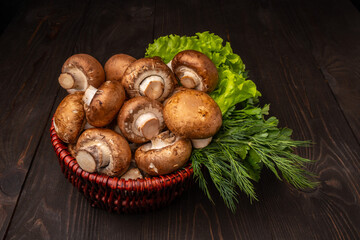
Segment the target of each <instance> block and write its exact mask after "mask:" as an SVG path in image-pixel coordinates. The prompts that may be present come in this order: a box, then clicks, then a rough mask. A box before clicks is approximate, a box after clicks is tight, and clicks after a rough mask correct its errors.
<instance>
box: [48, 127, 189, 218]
mask: <svg viewBox="0 0 360 240" xmlns="http://www.w3.org/2000/svg"><path fill="white" fill-rule="evenodd" d="M50 136H51V143H52V145H53V147H54V150H55V152H56V155H57V156H58V160H59V164H60V166H61V171H62V172H63V173H64V175H65V177H66V178H67V179H68V180H69V181H70V182H71V183H72V184H73V185H74V186H75V187H76V188H77V189H78V190H79V191H80V192H81V193H83V194H84V196H85V197H86V198H87V199H88V200H89V202H90V204H91V206H93V207H99V208H102V209H105V210H107V211H109V212H118V213H127V212H143V211H149V210H154V209H157V208H161V207H164V206H166V205H168V204H169V203H170V202H172V201H173V200H174V199H175V198H176V197H178V196H180V195H181V194H182V193H183V192H184V191H185V190H187V188H189V186H190V185H191V183H192V181H191V180H192V175H193V169H192V167H191V164H190V163H189V164H188V165H187V166H186V167H184V168H183V169H181V170H178V171H176V172H174V173H171V174H168V175H164V176H158V177H152V178H145V179H138V180H124V179H119V178H116V177H108V176H105V175H100V174H96V173H88V172H85V171H83V170H82V169H81V168H80V166H79V164H78V163H77V162H76V160H75V158H74V157H72V156H71V154H70V153H69V152H68V151H67V146H66V145H65V144H64V143H63V142H62V141H61V140H60V139H59V137H58V136H57V135H56V132H55V129H54V126H53V124H52V125H51V128H50Z"/></svg>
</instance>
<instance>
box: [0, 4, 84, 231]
mask: <svg viewBox="0 0 360 240" xmlns="http://www.w3.org/2000/svg"><path fill="white" fill-rule="evenodd" d="M84 6H85V5H84V4H80V3H78V2H77V3H73V2H71V1H70V2H68V3H66V2H63V3H57V4H56V3H53V2H51V3H49V2H47V1H36V2H35V1H34V2H33V3H32V4H31V6H28V7H26V8H23V11H22V12H21V14H20V15H19V16H17V17H16V18H15V19H14V21H13V22H12V23H11V24H10V25H9V27H8V28H7V29H6V31H5V32H4V34H3V35H2V37H1V40H0V43H1V44H0V46H1V48H0V56H1V57H0V73H1V76H2V79H3V80H2V81H1V82H0V108H1V115H0V123H1V125H0V152H1V154H0V186H1V187H0V216H1V217H0V226H1V227H0V236H1V237H3V236H4V234H5V233H6V229H7V227H8V224H9V222H10V220H11V218H12V215H13V211H14V208H15V207H16V204H17V201H18V198H19V194H20V192H21V189H22V186H23V183H24V180H25V179H26V176H27V173H28V170H29V168H30V167H31V163H32V160H33V157H34V154H35V151H36V149H37V147H38V145H39V141H40V139H41V136H42V134H43V132H44V130H45V126H46V121H47V120H48V118H49V113H50V111H51V108H52V107H53V104H54V100H55V97H56V95H57V92H58V90H59V86H58V84H57V83H56V82H57V80H56V79H57V75H58V74H59V71H60V68H59V67H58V66H59V65H60V64H61V62H62V61H64V60H63V59H64V57H65V56H66V55H68V54H69V53H70V52H71V51H72V49H73V47H74V42H75V41H74V38H72V37H71V36H70V35H69V34H68V33H69V32H68V31H66V29H70V30H72V31H78V30H79V26H80V25H81V24H82V22H81V16H82V11H83V10H84ZM69 9H72V10H69ZM75 13H76V14H75ZM54 56H58V57H57V58H54Z"/></svg>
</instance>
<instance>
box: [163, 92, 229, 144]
mask: <svg viewBox="0 0 360 240" xmlns="http://www.w3.org/2000/svg"><path fill="white" fill-rule="evenodd" d="M163 115H164V120H165V124H166V126H167V127H168V128H169V130H170V131H171V132H173V133H175V134H176V135H179V136H182V137H185V138H190V139H195V142H194V143H193V144H194V145H193V146H194V147H205V146H206V145H207V144H208V143H210V142H211V137H212V136H213V135H215V133H216V132H217V131H218V130H219V129H220V127H221V124H222V115H221V111H220V108H219V106H218V105H217V104H216V102H215V101H214V100H213V99H212V98H211V97H210V96H209V95H208V94H206V93H204V92H201V91H197V90H193V89H186V90H182V91H179V92H177V93H175V94H174V95H173V96H172V97H170V98H169V99H168V100H167V102H166V104H165V106H164V110H163ZM180 116H181V117H180ZM209 138H210V139H209ZM206 142H207V144H205V143H206Z"/></svg>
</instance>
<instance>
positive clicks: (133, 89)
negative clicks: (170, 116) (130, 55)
mask: <svg viewBox="0 0 360 240" xmlns="http://www.w3.org/2000/svg"><path fill="white" fill-rule="evenodd" d="M122 84H123V86H124V88H125V90H126V92H127V94H128V95H129V97H130V98H133V97H137V96H146V97H149V98H151V99H154V100H157V101H160V102H162V101H164V100H165V99H166V98H167V97H168V96H169V95H170V94H171V93H172V91H173V90H174V88H175V86H176V85H177V81H176V78H175V76H174V73H173V72H172V71H171V70H170V68H169V67H168V66H167V65H166V64H165V63H163V62H162V61H161V59H160V58H141V59H139V60H136V61H135V62H133V63H131V64H130V65H129V67H128V68H127V69H126V71H125V73H124V75H123V78H122Z"/></svg>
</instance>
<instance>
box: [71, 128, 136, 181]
mask: <svg viewBox="0 0 360 240" xmlns="http://www.w3.org/2000/svg"><path fill="white" fill-rule="evenodd" d="M130 160H131V150H130V147H129V144H128V142H127V141H126V140H125V138H123V137H122V136H120V135H119V134H117V133H116V132H114V131H112V130H110V129H105V128H91V129H88V130H85V131H84V132H83V133H82V134H81V135H80V137H79V139H78V142H77V144H76V161H77V162H78V164H79V166H80V167H81V168H82V169H83V170H85V171H87V172H90V173H93V172H98V173H101V174H106V175H108V176H121V175H122V174H124V173H125V172H126V170H127V169H128V168H129V165H130Z"/></svg>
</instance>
